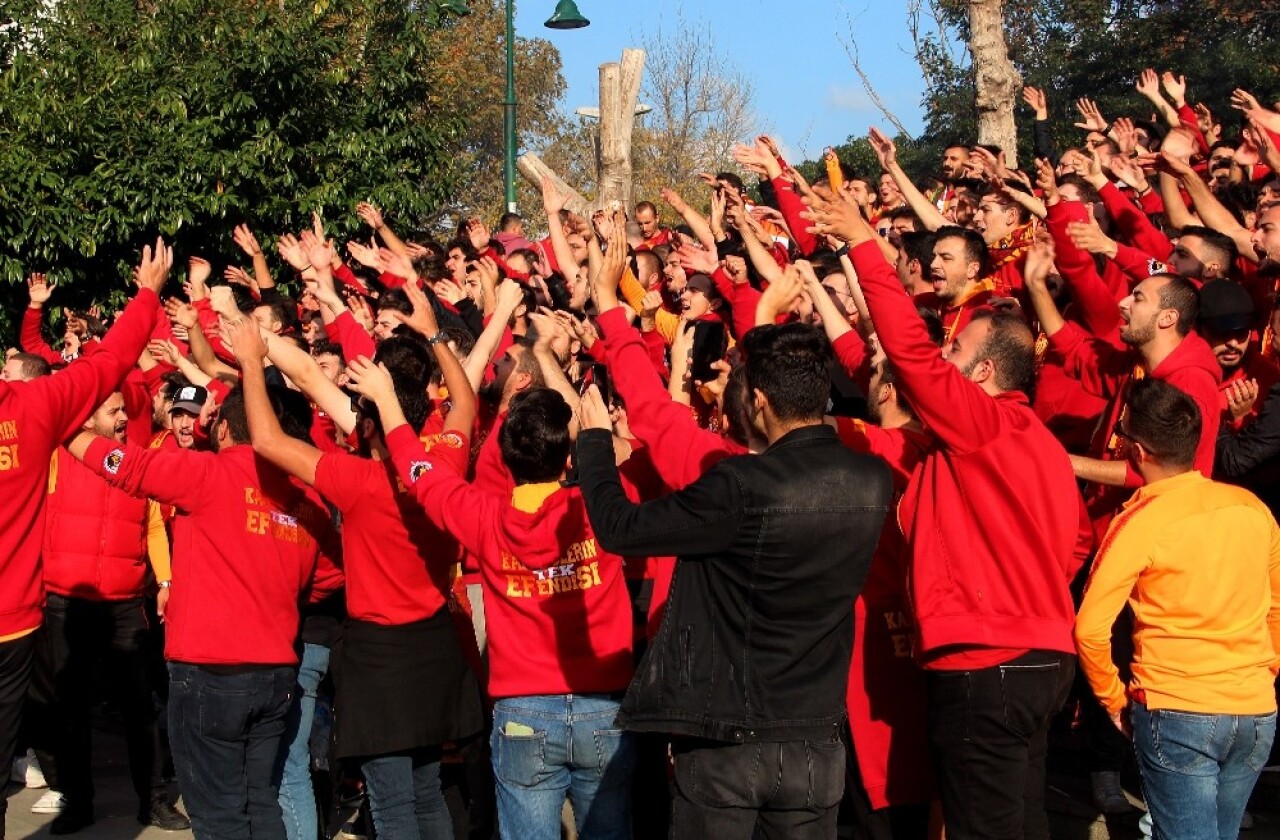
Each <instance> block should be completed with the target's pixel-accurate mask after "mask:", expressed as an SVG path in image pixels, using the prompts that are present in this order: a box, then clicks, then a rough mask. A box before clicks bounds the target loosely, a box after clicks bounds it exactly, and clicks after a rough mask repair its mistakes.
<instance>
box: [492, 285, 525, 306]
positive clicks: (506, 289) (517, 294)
mask: <svg viewBox="0 0 1280 840" xmlns="http://www.w3.org/2000/svg"><path fill="white" fill-rule="evenodd" d="M494 298H495V303H494V309H495V310H498V311H503V312H508V313H510V312H514V311H515V309H516V307H517V306H519V305H520V303H521V302H522V301H523V300H524V289H522V288H521V286H520V284H519V283H517V282H516V281H515V280H503V281H502V282H501V283H499V284H498V288H497V290H496V291H495V292H494Z"/></svg>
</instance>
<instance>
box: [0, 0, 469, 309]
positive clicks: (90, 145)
mask: <svg viewBox="0 0 1280 840" xmlns="http://www.w3.org/2000/svg"><path fill="white" fill-rule="evenodd" d="M6 15H7V16H8V17H9V18H10V20H11V22H10V24H9V25H8V26H6V27H4V28H3V30H2V31H0V68H2V72H0V278H3V279H4V280H5V281H7V282H8V283H10V284H12V283H18V282H19V281H21V279H22V278H23V277H24V275H25V274H26V273H27V272H30V271H37V270H49V271H50V272H51V273H52V274H53V275H54V276H56V277H57V278H58V280H59V281H60V282H61V285H62V287H63V290H64V291H60V292H59V298H58V300H59V302H64V303H84V302H87V301H88V300H91V299H92V300H105V299H110V298H112V297H113V296H114V297H115V298H117V299H118V298H120V297H122V296H123V294H124V292H123V290H124V282H123V281H124V278H125V277H126V276H127V270H128V266H129V265H130V264H132V262H133V261H134V260H135V259H136V252H137V248H138V247H139V243H141V242H144V241H147V240H148V239H149V238H154V236H155V235H156V233H163V234H164V235H166V236H168V237H171V238H174V239H175V240H176V242H177V244H178V247H179V249H180V250H184V251H187V252H192V251H198V252H199V253H202V254H205V255H207V256H210V257H215V258H216V255H217V252H219V251H221V252H222V253H224V254H225V253H230V252H232V251H233V246H232V245H231V239H230V231H231V228H232V227H233V226H234V225H235V224H238V223H241V222H247V223H248V224H249V225H250V226H251V227H252V228H255V229H257V230H258V232H259V234H260V236H261V235H262V234H265V233H267V232H274V231H278V230H280V229H281V227H290V228H294V229H296V228H298V227H300V226H302V225H304V224H306V223H307V222H308V220H309V214H310V213H311V211H313V210H315V211H321V212H324V213H326V214H328V215H329V216H331V217H333V220H334V221H337V222H338V223H339V228H341V226H342V225H343V224H353V223H354V219H352V218H351V216H350V210H351V208H352V207H354V205H355V203H356V202H358V201H361V200H372V201H374V202H377V203H379V204H381V205H383V206H387V207H394V208H396V209H397V211H398V212H399V213H400V214H402V215H404V216H406V217H408V218H417V217H422V216H428V215H429V214H431V213H432V212H434V211H436V209H437V208H438V207H440V206H441V205H443V204H445V203H446V202H447V201H448V200H449V199H451V197H452V196H453V194H454V192H455V187H456V185H457V179H458V176H459V172H458V170H457V168H456V167H455V165H454V161H455V158H456V154H455V153H456V148H457V146H458V145H459V140H460V138H462V137H464V136H465V135H466V132H467V127H468V123H467V119H466V118H467V116H468V112H467V110H465V109H462V108H458V107H457V101H456V100H457V96H458V94H457V90H458V88H459V87H460V86H461V85H460V83H458V82H456V81H454V82H450V83H446V82H447V80H445V79H443V78H442V73H441V68H442V67H447V66H448V65H447V63H446V62H442V61H440V60H439V58H440V54H441V52H442V51H443V50H445V49H447V46H448V44H449V36H450V33H449V32H448V31H445V32H441V31H440V27H439V25H438V22H437V20H436V16H435V12H434V11H431V10H426V11H421V10H419V9H418V8H417V7H416V6H415V5H414V4H410V3H404V2H401V3H396V2H384V0H318V2H306V3H302V2H295V0H289V2H282V3H276V2H255V0H165V2H163V3H154V4H147V3H137V2H135V0H59V1H58V2H57V3H56V4H55V3H49V2H47V0H10V2H9V3H8V4H6ZM264 244H267V243H266V242H265V241H264ZM9 293H10V296H11V297H10V302H11V303H13V298H15V297H16V298H20V297H21V293H20V292H17V291H16V290H13V289H9ZM5 311H6V312H13V311H20V304H17V305H16V306H15V305H10V306H6V307H5Z"/></svg>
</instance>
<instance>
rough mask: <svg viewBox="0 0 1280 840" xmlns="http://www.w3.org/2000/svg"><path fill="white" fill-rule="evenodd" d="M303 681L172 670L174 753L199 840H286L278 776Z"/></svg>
mask: <svg viewBox="0 0 1280 840" xmlns="http://www.w3.org/2000/svg"><path fill="white" fill-rule="evenodd" d="M297 677H298V672H297V669H296V668H294V667H292V666H263V667H254V666H247V667H245V668H243V669H232V668H221V667H219V668H212V667H204V666H200V665H190V664H187V663H184V662H170V663H169V746H170V748H171V749H172V750H173V762H174V766H175V767H176V769H177V771H178V788H179V790H181V792H182V800H183V803H184V804H185V805H186V806H187V813H188V815H189V816H190V817H191V829H192V831H193V832H194V834H195V836H196V838H197V840H240V839H241V838H246V837H252V838H253V840H285V836H286V835H285V829H284V819H283V817H282V816H281V812H280V801H279V796H280V780H279V779H278V778H274V773H273V771H274V769H275V763H276V752H277V751H278V750H279V748H280V739H281V736H283V735H284V728H285V715H286V714H287V713H288V711H289V694H290V692H291V691H292V690H293V687H294V683H295V682H296V681H297Z"/></svg>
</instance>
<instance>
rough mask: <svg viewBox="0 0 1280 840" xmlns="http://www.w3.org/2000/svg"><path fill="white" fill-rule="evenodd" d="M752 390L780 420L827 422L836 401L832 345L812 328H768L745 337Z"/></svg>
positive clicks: (743, 348) (773, 325)
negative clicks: (829, 402)
mask: <svg viewBox="0 0 1280 840" xmlns="http://www.w3.org/2000/svg"><path fill="white" fill-rule="evenodd" d="M742 352H743V354H744V355H745V356H746V359H747V361H746V366H747V385H748V387H749V388H751V389H759V390H760V392H761V393H763V394H764V395H765V398H766V399H768V400H769V406H770V407H771V408H772V409H773V413H774V416H776V417H777V418H778V419H779V420H783V421H786V420H813V419H816V418H819V417H822V415H823V414H824V413H826V410H827V400H828V399H829V398H830V396H831V358H832V356H831V343H830V342H828V341H827V339H826V337H825V336H824V335H823V334H822V332H821V331H819V330H818V329H817V328H816V327H812V326H809V325H808V324H765V325H763V326H759V327H756V328H755V329H753V330H751V332H749V333H747V334H746V335H745V336H743V339H742Z"/></svg>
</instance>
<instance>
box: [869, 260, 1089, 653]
mask: <svg viewBox="0 0 1280 840" xmlns="http://www.w3.org/2000/svg"><path fill="white" fill-rule="evenodd" d="M849 256H850V257H851V258H852V259H853V264H854V268H855V269H856V270H857V272H858V277H859V279H860V280H861V282H862V287H863V291H864V293H865V294H866V298H867V305H868V307H869V308H870V310H871V315H872V317H873V318H874V320H875V322H876V326H877V327H878V329H877V333H878V335H879V337H880V341H881V344H882V345H883V346H884V350H885V353H886V355H887V356H888V357H889V361H890V362H891V363H892V364H893V366H894V369H895V371H896V372H897V374H898V381H899V387H900V388H901V390H902V392H903V394H904V395H905V396H906V397H907V399H908V400H909V401H910V402H911V405H912V406H913V407H914V408H915V412H916V416H917V417H919V418H920V420H921V421H922V422H923V423H924V424H925V426H926V427H927V428H928V429H929V430H930V431H931V432H932V433H933V435H934V438H935V442H934V444H933V445H932V446H931V447H930V449H929V451H928V452H927V453H926V454H925V456H924V458H923V459H922V460H921V462H920V464H919V466H918V467H917V468H916V470H915V473H914V474H913V475H912V478H911V482H910V484H909V485H908V487H907V490H906V493H905V495H904V496H903V499H902V503H901V504H900V505H899V508H898V521H899V523H900V524H901V526H902V530H903V533H904V534H906V536H907V540H908V545H909V546H910V555H911V563H910V575H909V578H908V585H909V592H910V596H911V602H912V606H913V609H914V612H915V618H916V625H917V628H918V631H919V637H920V644H919V648H918V650H919V653H920V654H922V655H923V656H924V657H925V659H926V661H927V662H928V661H932V660H936V658H937V656H938V654H939V653H943V652H944V651H943V649H944V648H949V650H947V651H945V652H946V653H951V652H956V651H975V652H982V651H988V650H991V649H996V648H1006V649H1007V648H1033V649H1041V650H1054V651H1061V652H1063V653H1072V652H1074V651H1075V641H1074V639H1073V638H1072V627H1073V625H1074V624H1075V609H1074V606H1073V604H1072V601H1071V593H1070V591H1069V589H1068V583H1069V582H1070V580H1071V578H1072V576H1073V575H1074V574H1075V572H1076V571H1077V569H1078V568H1079V566H1080V563H1081V562H1082V560H1083V557H1082V556H1079V555H1080V552H1079V551H1078V550H1077V544H1078V542H1079V538H1080V536H1081V528H1080V526H1081V514H1082V509H1081V502H1080V492H1079V491H1078V490H1077V489H1076V483H1075V476H1074V475H1073V473H1072V469H1071V461H1070V460H1069V459H1068V457H1067V452H1066V450H1065V449H1063V448H1062V444H1060V443H1058V441H1057V440H1056V439H1055V438H1054V437H1053V435H1052V434H1050V433H1049V430H1048V429H1046V428H1045V427H1044V424H1043V423H1041V422H1040V421H1039V420H1038V419H1037V418H1036V416H1035V414H1034V413H1032V411H1031V407H1030V406H1029V405H1028V404H1027V398H1026V396H1025V395H1023V394H1022V393H1020V392H1017V391H1012V392H1005V393H1003V394H1000V395H998V396H995V397H992V396H991V395H989V394H987V393H986V392H985V391H983V390H982V389H981V388H980V387H979V386H978V385H976V384H974V383H972V382H970V381H969V380H968V379H966V378H965V376H964V375H963V374H962V373H961V372H960V371H959V369H957V368H956V367H955V366H954V365H952V364H950V363H948V362H946V361H945V360H943V359H942V357H941V355H940V354H939V353H938V348H937V346H936V345H934V344H933V343H932V342H931V341H929V336H928V333H927V331H926V329H925V326H924V322H923V321H922V320H921V319H920V316H919V315H918V314H917V312H916V310H915V306H914V304H912V302H911V301H910V299H908V298H907V297H906V296H904V295H903V294H902V284H901V283H899V282H898V277H897V274H896V273H895V272H894V270H893V268H892V266H890V265H889V264H888V263H887V262H886V261H885V259H884V257H883V256H882V255H881V254H880V251H879V249H878V247H877V246H876V244H875V243H874V242H865V243H863V244H861V245H859V246H857V247H856V248H854V249H852V250H851V251H850V252H849ZM1084 524H1085V531H1086V532H1087V528H1088V526H1087V523H1084ZM1011 558H1016V559H1017V562H1011Z"/></svg>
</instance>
